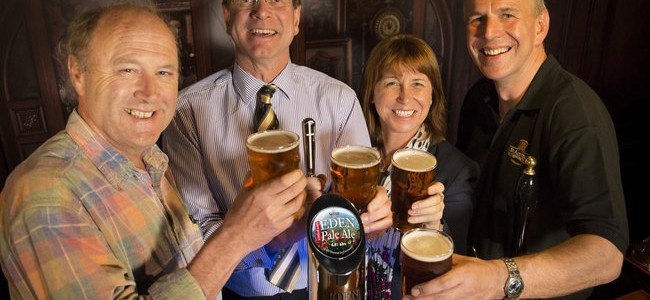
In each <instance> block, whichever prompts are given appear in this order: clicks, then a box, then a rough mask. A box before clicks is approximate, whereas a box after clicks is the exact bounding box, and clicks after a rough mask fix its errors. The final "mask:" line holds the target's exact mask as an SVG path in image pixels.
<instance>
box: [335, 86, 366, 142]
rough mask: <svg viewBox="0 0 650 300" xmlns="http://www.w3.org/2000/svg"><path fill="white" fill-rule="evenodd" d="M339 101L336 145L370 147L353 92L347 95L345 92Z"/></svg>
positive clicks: (364, 122)
mask: <svg viewBox="0 0 650 300" xmlns="http://www.w3.org/2000/svg"><path fill="white" fill-rule="evenodd" d="M339 99H342V102H341V105H340V106H339V109H340V110H341V111H340V112H339V113H338V114H337V116H339V118H340V119H339V128H338V130H339V135H338V137H337V140H336V145H337V146H343V145H363V146H370V135H369V134H368V127H367V125H366V120H365V118H364V116H363V112H362V111H361V104H360V102H359V99H357V97H356V96H355V95H354V92H350V93H347V92H346V91H345V90H343V91H342V93H341V97H340V98H339Z"/></svg>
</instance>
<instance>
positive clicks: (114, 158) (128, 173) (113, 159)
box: [65, 110, 169, 190]
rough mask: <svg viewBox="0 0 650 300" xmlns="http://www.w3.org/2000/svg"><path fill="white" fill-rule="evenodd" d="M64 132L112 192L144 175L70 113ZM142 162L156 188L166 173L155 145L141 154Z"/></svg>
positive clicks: (163, 162)
mask: <svg viewBox="0 0 650 300" xmlns="http://www.w3.org/2000/svg"><path fill="white" fill-rule="evenodd" d="M65 129H66V132H67V133H68V134H69V135H70V137H71V138H72V139H73V140H74V141H75V143H76V144H77V145H78V146H79V148H80V149H81V151H82V152H83V153H84V155H85V156H86V157H87V158H88V159H90V161H92V163H93V165H95V166H96V167H97V169H98V170H99V171H100V172H101V173H102V174H103V175H104V177H106V179H107V180H108V182H110V183H111V185H113V186H114V187H115V188H116V189H120V190H121V189H122V187H123V183H124V182H125V181H127V180H129V179H130V178H132V177H138V178H141V177H142V176H143V175H144V174H143V173H142V172H141V171H138V169H137V168H136V167H135V165H133V163H132V162H131V161H129V160H128V159H127V158H126V157H125V156H124V155H122V154H120V153H119V152H118V151H117V150H115V148H113V146H111V145H110V144H109V143H108V142H107V141H106V140H105V139H104V138H103V137H102V136H100V135H99V134H97V133H96V132H95V131H93V130H92V128H90V126H89V125H88V124H87V123H86V122H85V121H84V120H83V119H82V118H81V116H80V115H79V114H78V113H77V110H74V111H73V112H72V114H70V117H69V119H68V123H67V125H66V128H65ZM142 159H143V161H144V163H145V166H146V168H147V173H149V176H150V177H151V180H152V184H153V185H154V186H159V185H160V182H161V178H162V176H163V175H164V173H165V170H167V165H168V162H169V160H168V158H167V155H165V154H164V153H163V152H162V151H161V150H160V149H159V148H158V146H157V145H155V144H154V145H153V146H151V147H149V148H148V149H147V150H145V151H144V152H143V153H142Z"/></svg>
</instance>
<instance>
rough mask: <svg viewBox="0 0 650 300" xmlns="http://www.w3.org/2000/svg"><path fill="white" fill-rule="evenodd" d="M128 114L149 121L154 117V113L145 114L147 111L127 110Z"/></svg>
mask: <svg viewBox="0 0 650 300" xmlns="http://www.w3.org/2000/svg"><path fill="white" fill-rule="evenodd" d="M126 112H127V113H128V114H130V115H132V116H134V117H136V118H138V119H148V118H151V116H152V115H153V111H150V112H145V111H139V110H133V109H127V110H126Z"/></svg>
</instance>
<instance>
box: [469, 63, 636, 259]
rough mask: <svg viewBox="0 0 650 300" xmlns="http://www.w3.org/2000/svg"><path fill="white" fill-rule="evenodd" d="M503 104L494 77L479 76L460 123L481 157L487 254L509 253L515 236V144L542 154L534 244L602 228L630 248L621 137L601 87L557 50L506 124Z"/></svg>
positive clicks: (480, 226)
mask: <svg viewBox="0 0 650 300" xmlns="http://www.w3.org/2000/svg"><path fill="white" fill-rule="evenodd" d="M497 107H498V97H497V94H496V90H495V87H494V83H493V82H492V81H490V80H488V79H482V80H481V81H479V82H477V83H476V84H475V85H474V86H473V87H472V88H471V89H470V91H469V92H468V94H467V96H466V98H465V102H464V104H463V108H462V110H461V119H460V123H459V131H458V143H457V146H458V148H459V149H461V150H462V151H463V152H465V153H466V154H467V155H468V156H470V158H472V159H474V160H475V161H477V162H479V163H480V165H481V175H480V178H479V183H478V186H477V190H476V193H475V195H476V197H475V201H476V203H475V213H474V216H473V219H472V225H471V229H470V239H471V240H470V243H472V244H473V245H474V246H475V247H476V249H477V251H478V255H479V257H481V258H485V259H492V258H498V257H503V256H504V253H505V252H504V251H505V249H506V248H507V247H508V245H510V244H511V243H512V242H513V241H512V239H513V231H514V230H513V228H514V214H515V212H514V207H513V203H514V196H515V187H516V185H517V182H518V180H519V178H520V177H521V175H522V174H523V168H524V166H522V165H520V164H518V163H517V161H516V160H515V159H513V158H512V156H513V150H514V151H515V152H517V151H518V152H520V153H526V154H529V155H532V156H534V157H535V158H536V159H537V166H536V167H535V171H536V175H535V176H536V178H535V180H536V182H537V198H538V204H537V208H536V210H535V211H534V213H533V215H532V217H531V218H530V219H529V227H528V230H527V237H528V238H527V242H526V244H527V249H528V252H537V251H540V250H543V249H547V248H549V247H552V246H554V245H557V244H559V243H561V242H563V241H565V240H567V239H568V238H569V237H571V236H574V235H577V234H595V235H598V236H601V237H603V238H605V239H607V240H609V241H611V242H612V243H613V244H614V245H616V247H618V249H619V250H620V251H621V252H623V253H625V250H626V249H627V246H628V242H629V237H628V228H627V216H626V212H625V201H624V196H623V188H622V184H621V176H620V167H619V156H618V144H617V141H616V133H615V131H614V126H613V123H612V120H611V117H610V116H609V114H608V112H607V109H606V108H605V106H604V105H603V103H602V101H601V99H600V98H599V97H598V95H597V94H596V93H595V92H594V91H593V90H592V89H591V88H590V87H589V86H588V85H587V84H586V83H584V82H583V81H582V80H580V79H579V78H577V77H575V76H574V75H572V74H570V73H568V72H566V71H565V70H564V69H562V67H561V66H560V65H559V64H558V62H557V61H556V60H555V58H553V57H551V56H549V57H548V58H547V59H546V61H545V62H544V63H543V64H542V66H541V68H540V69H539V70H538V72H537V74H536V76H535V77H534V79H533V81H532V83H531V85H530V86H529V88H528V90H527V91H526V93H525V95H524V96H523V98H522V100H521V101H520V102H519V104H518V105H517V106H516V107H515V108H514V109H513V110H512V111H510V113H509V114H508V115H507V116H506V118H505V119H504V121H503V123H502V124H499V115H498V108H497ZM513 148H514V149H513ZM509 153H510V154H509Z"/></svg>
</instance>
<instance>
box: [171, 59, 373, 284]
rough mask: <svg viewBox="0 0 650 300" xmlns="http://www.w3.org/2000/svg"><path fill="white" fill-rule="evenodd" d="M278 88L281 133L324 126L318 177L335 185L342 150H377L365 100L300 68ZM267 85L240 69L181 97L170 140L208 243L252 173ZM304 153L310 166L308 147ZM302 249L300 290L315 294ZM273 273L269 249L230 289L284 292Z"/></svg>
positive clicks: (251, 258) (245, 265) (246, 265)
mask: <svg viewBox="0 0 650 300" xmlns="http://www.w3.org/2000/svg"><path fill="white" fill-rule="evenodd" d="M273 83H274V84H276V85H277V86H278V90H277V91H276V92H275V95H274V96H273V99H272V105H273V110H274V111H275V113H276V115H277V117H278V120H279V122H280V127H281V128H283V129H286V130H291V131H293V132H295V133H298V135H302V134H301V132H302V127H301V126H302V125H301V122H302V120H303V119H304V118H307V117H310V118H312V119H314V121H315V122H316V133H317V136H316V144H317V145H316V166H315V167H316V174H326V175H327V177H328V182H329V176H330V174H329V163H330V159H329V157H330V153H331V152H332V150H333V149H334V148H335V147H337V146H342V145H366V146H369V145H370V139H369V136H368V130H367V127H366V124H365V120H364V117H363V114H362V112H361V107H360V103H359V100H358V99H357V97H356V94H355V93H354V91H353V90H352V89H351V88H350V87H348V86H347V85H346V84H344V83H342V82H340V81H338V80H336V79H333V78H331V77H329V76H327V75H325V74H323V73H320V72H318V71H315V70H312V69H309V68H306V67H303V66H298V65H295V64H292V63H289V64H288V65H287V67H286V68H285V69H284V70H283V71H282V72H281V73H280V74H279V75H278V77H276V78H275V80H273ZM264 84H267V83H266V82H262V81H260V80H258V79H257V78H255V77H253V76H252V75H251V74H249V73H247V72H245V71H244V70H243V69H241V68H240V67H239V66H238V65H234V66H233V67H231V68H228V69H224V70H222V71H219V72H217V73H215V74H213V75H211V76H209V77H207V78H205V79H203V80H201V81H199V82H198V83H196V84H194V85H192V86H190V87H188V88H186V89H185V90H183V91H182V92H181V93H180V96H179V101H178V107H177V112H176V116H175V117H174V119H173V120H172V122H171V124H170V125H169V127H168V128H167V129H166V130H165V132H164V133H163V148H164V150H165V151H166V153H167V154H168V155H169V158H170V166H171V168H172V170H173V171H174V176H175V178H176V181H177V184H178V187H179V189H180V191H181V194H182V196H183V199H184V201H185V202H186V206H187V208H188V210H189V211H190V214H191V215H192V217H193V218H194V219H196V220H197V221H198V223H199V224H200V226H201V230H202V231H203V233H204V235H205V236H209V235H211V234H212V233H213V232H214V231H215V230H216V229H217V228H218V227H219V226H220V224H221V222H222V221H223V218H224V214H225V213H226V212H227V210H228V208H229V207H230V206H231V205H232V202H233V200H234V199H235V197H236V195H237V193H238V192H239V190H240V189H241V187H242V185H243V182H244V180H245V178H246V176H247V174H248V173H249V167H248V160H247V157H246V146H245V140H246V137H247V136H248V135H249V134H250V133H251V132H252V123H253V113H254V111H255V101H256V94H257V91H258V90H259V89H260V88H261V87H262V86H263V85H264ZM301 139H302V137H301ZM301 143H302V141H301ZM300 152H301V157H303V158H304V154H303V153H302V152H303V149H302V147H300ZM301 168H303V169H304V166H303V165H302V163H301ZM299 243H301V247H300V264H301V271H302V272H301V274H300V277H299V279H298V283H297V284H296V287H295V288H296V289H301V288H305V287H307V268H308V267H307V254H306V242H305V239H303V240H302V241H300V242H299ZM271 265H272V257H269V255H268V253H266V251H265V250H264V248H260V249H258V250H256V251H254V252H251V253H250V254H249V255H248V256H247V257H245V258H244V260H242V262H241V263H240V264H239V266H238V267H237V269H236V270H235V272H234V273H233V275H232V277H231V278H230V280H229V281H228V283H227V285H226V286H227V287H228V288H230V289H231V290H233V291H235V292H237V293H238V294H240V295H242V296H270V295H274V294H277V293H281V292H284V291H283V290H281V289H279V288H277V287H276V286H274V285H273V284H271V283H270V282H268V281H267V279H266V277H265V275H264V269H265V268H270V267H271Z"/></svg>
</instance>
